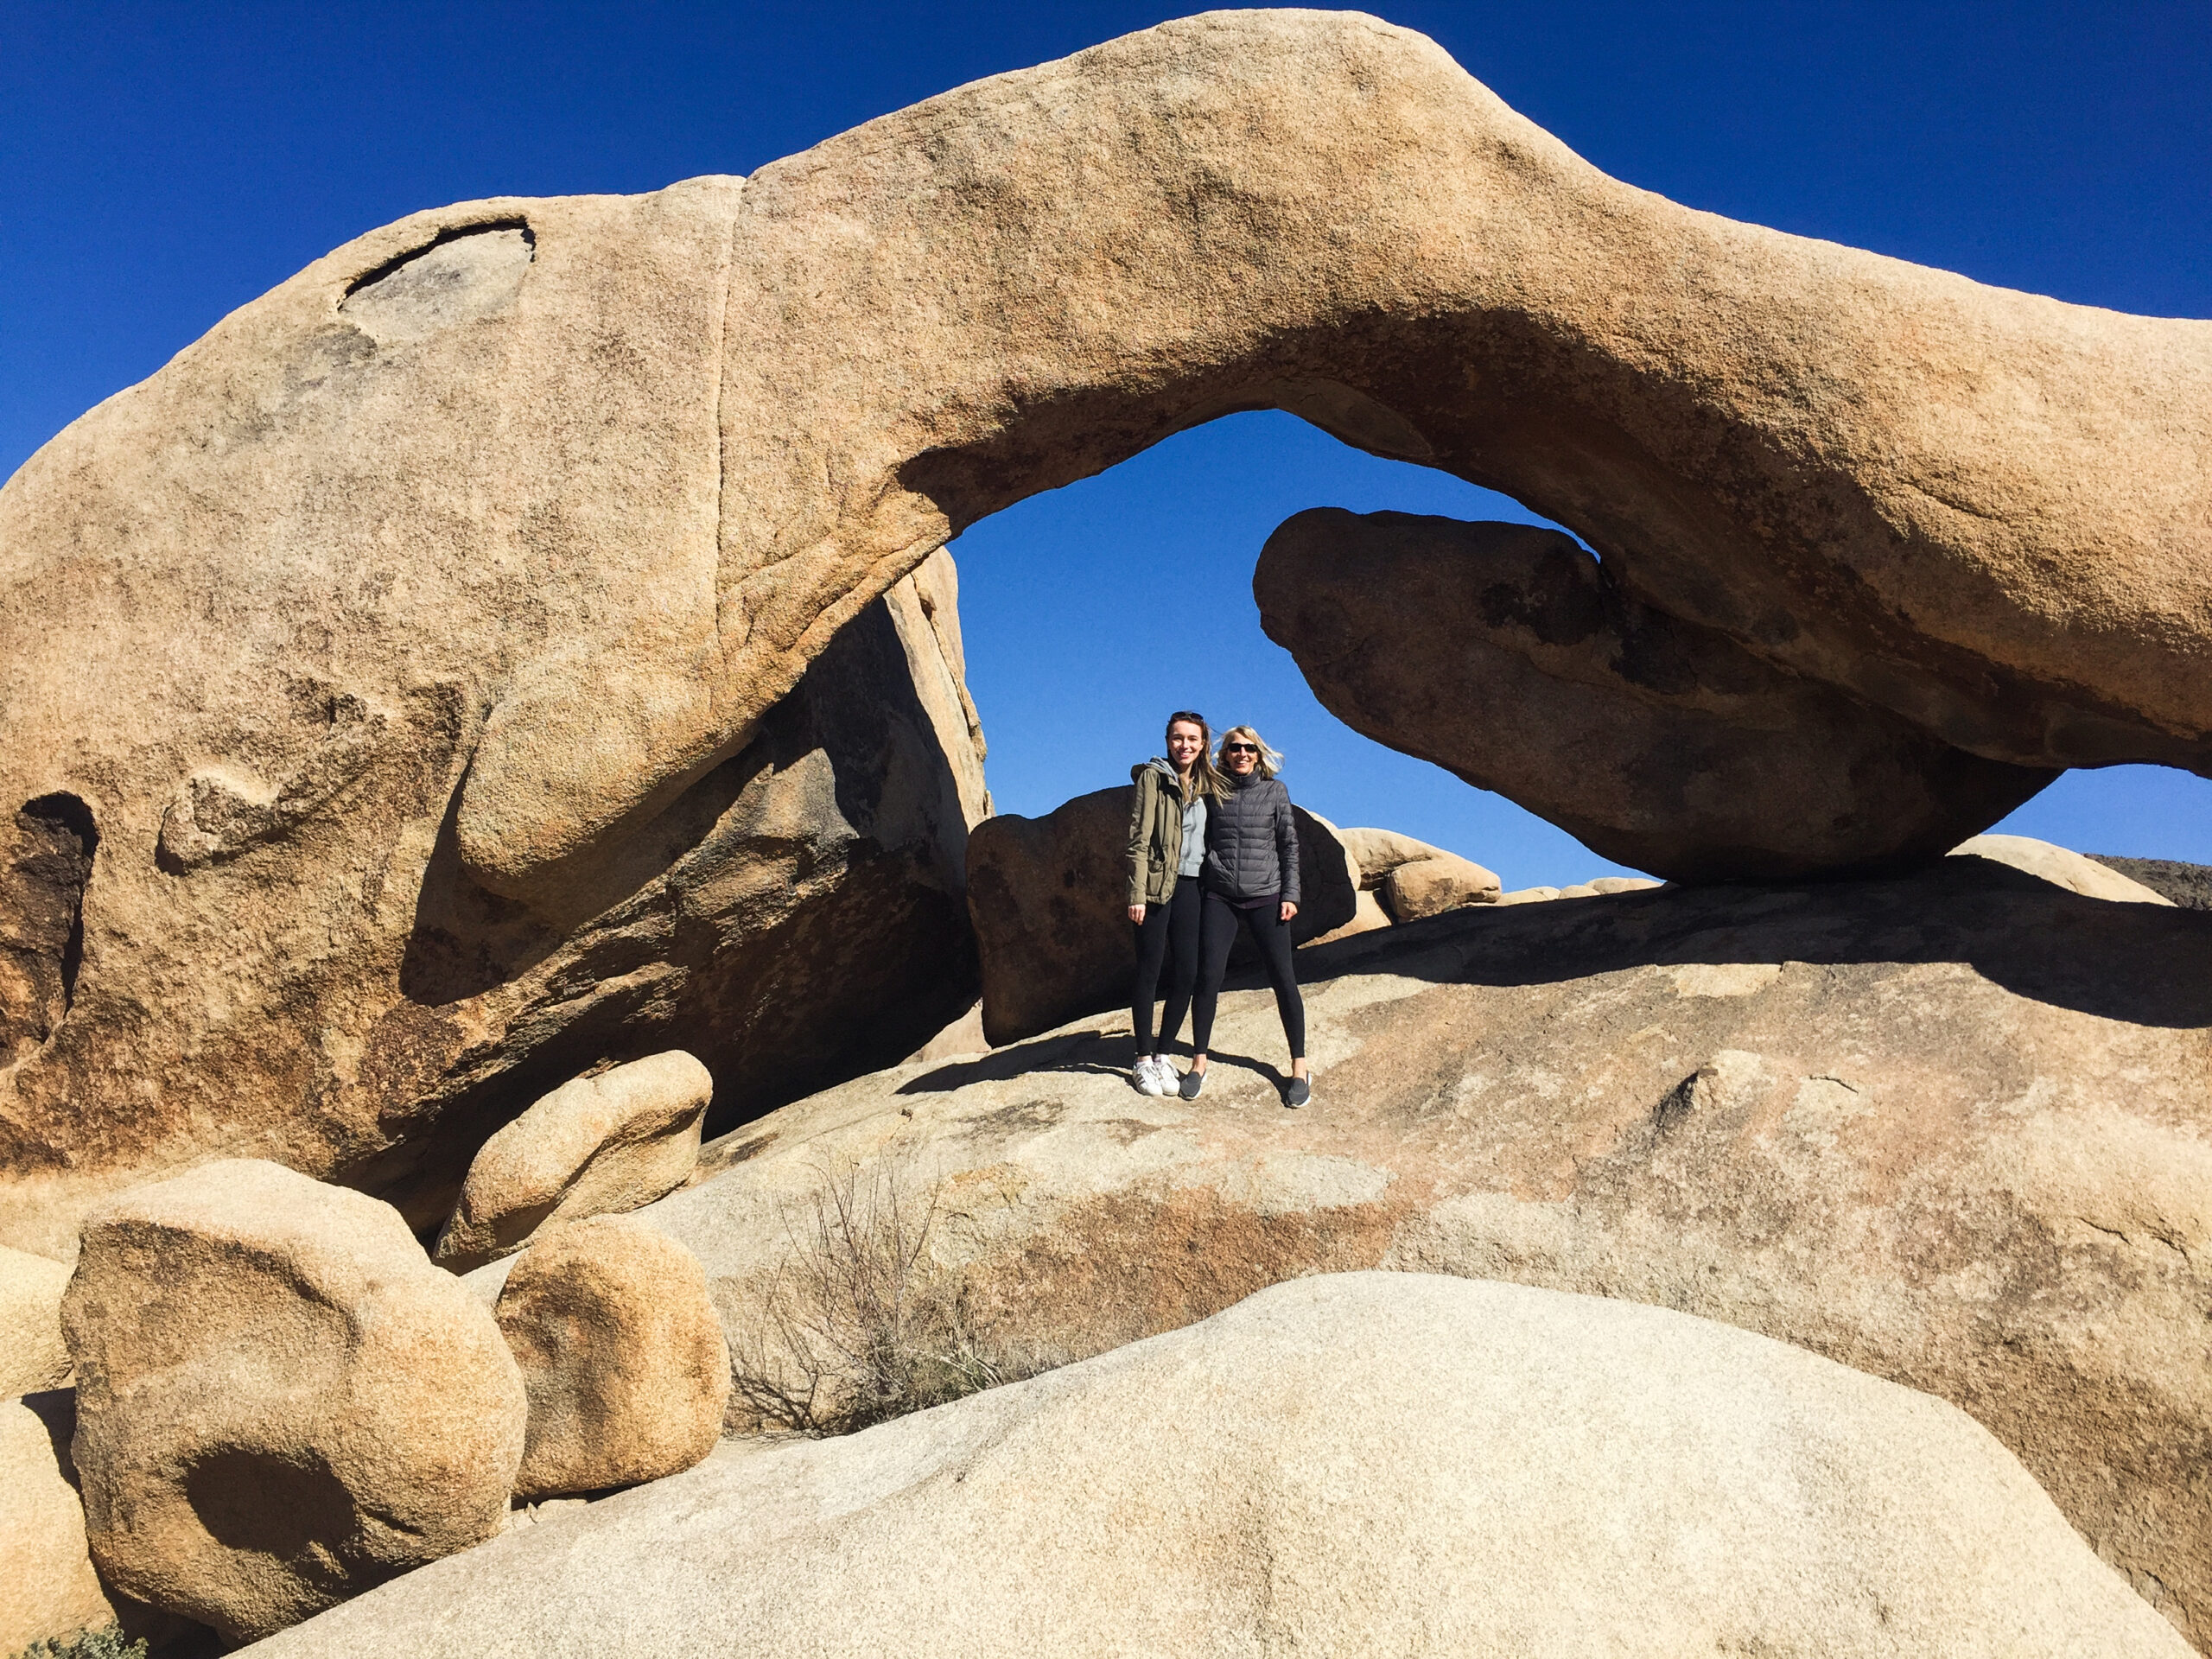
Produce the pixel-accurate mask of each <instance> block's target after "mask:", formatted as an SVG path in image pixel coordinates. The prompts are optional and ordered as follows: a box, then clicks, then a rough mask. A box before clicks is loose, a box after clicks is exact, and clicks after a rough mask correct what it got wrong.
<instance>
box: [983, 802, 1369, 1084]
mask: <svg viewBox="0 0 2212 1659" xmlns="http://www.w3.org/2000/svg"><path fill="white" fill-rule="evenodd" d="M1131 789H1132V785H1127V784H1124V785H1122V786H1121V787H1120V788H1118V789H1102V790H1097V791H1094V792H1092V793H1091V794H1089V795H1078V796H1077V797H1076V798H1075V799H1073V800H1071V801H1069V802H1067V803H1066V804H1064V805H1061V806H1058V807H1055V808H1054V809H1053V810H1052V811H1050V812H1047V813H1046V815H1045V816H1044V817H1041V818H1025V817H1018V816H1016V815H1015V814H1013V813H1005V814H1001V816H999V817H994V818H990V819H988V820H987V821H985V822H984V823H980V824H978V825H976V830H975V833H974V834H973V835H971V836H969V838H968V913H969V918H970V919H971V920H972V922H973V924H974V925H975V930H976V950H977V952H978V954H979V955H980V956H981V957H982V969H983V1033H984V1035H985V1036H986V1037H988V1039H989V1040H990V1041H992V1042H994V1043H1013V1042H1019V1041H1020V1040H1021V1039H1023V1038H1025V1037H1033V1036H1035V1035H1036V1034H1037V1033H1039V1032H1040V1031H1050V1030H1051V1029H1052V1027H1054V1026H1057V1025H1060V1024H1062V1023H1064V1022H1065V1021H1066V1020H1071V1019H1074V1018H1075V1017H1076V1016H1077V1015H1078V1014H1096V1013H1098V1012H1100V1011H1102V1010H1103V1009H1106V1008H1110V1007H1120V1006H1126V1005H1127V1004H1128V999H1129V983H1130V979H1131V976H1133V974H1134V973H1135V960H1136V959H1135V954H1134V947H1133V946H1132V945H1131V944H1130V942H1129V931H1130V930H1129V918H1128V886H1129V882H1128V831H1129V810H1130V806H1129V803H1130V794H1131ZM1291 810H1292V811H1293V812H1294V814H1295V815H1296V817H1297V820H1298V874H1299V880H1300V885H1301V887H1302V888H1303V890H1304V901H1303V903H1302V904H1301V905H1300V907H1299V912H1298V918H1297V920H1296V921H1295V922H1294V924H1293V925H1292V928H1291V938H1292V939H1293V940H1294V942H1295V943H1297V944H1306V942H1307V941H1308V940H1311V939H1318V938H1321V937H1323V936H1324V935H1325V934H1328V933H1331V932H1333V931H1335V930H1337V929H1338V928H1340V927H1342V926H1344V925H1345V924H1346V923H1347V922H1350V921H1351V919H1352V918H1353V915H1354V913H1355V912H1356V911H1357V899H1358V883H1359V877H1358V868H1357V866H1356V865H1355V864H1353V863H1352V862H1351V858H1350V856H1349V855H1347V854H1346V852H1345V850H1344V847H1343V845H1342V844H1341V843H1340V842H1338V840H1337V837H1336V832H1335V829H1334V828H1333V827H1332V825H1331V824H1330V823H1329V822H1328V821H1327V820H1326V819H1325V818H1319V817H1315V816H1314V815H1313V813H1311V812H1308V811H1307V810H1306V809H1305V808H1304V807H1302V806H1294V807H1293V808H1292V809H1291ZM1240 943H1241V941H1240ZM1248 954H1249V947H1248ZM1230 963H1231V965H1232V966H1236V965H1240V964H1239V958H1238V957H1236V956H1234V955H1232V956H1231V957H1230Z"/></svg>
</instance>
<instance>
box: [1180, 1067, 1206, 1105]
mask: <svg viewBox="0 0 2212 1659" xmlns="http://www.w3.org/2000/svg"><path fill="white" fill-rule="evenodd" d="M1205 1086H1206V1074H1205V1072H1203V1071H1185V1073H1184V1074H1183V1086H1182V1087H1181V1088H1179V1089H1178V1090H1176V1091H1175V1092H1176V1093H1177V1094H1179V1095H1180V1096H1183V1098H1184V1099H1185V1100H1196V1099H1197V1098H1198V1090H1201V1089H1203V1088H1205Z"/></svg>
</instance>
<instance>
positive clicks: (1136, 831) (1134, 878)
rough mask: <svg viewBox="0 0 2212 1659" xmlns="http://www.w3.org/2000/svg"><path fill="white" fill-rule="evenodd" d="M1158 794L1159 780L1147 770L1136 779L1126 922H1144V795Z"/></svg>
mask: <svg viewBox="0 0 2212 1659" xmlns="http://www.w3.org/2000/svg"><path fill="white" fill-rule="evenodd" d="M1147 790H1149V791H1152V793H1153V794H1154V795H1157V794H1158V793H1159V792H1160V778H1159V775H1158V774H1157V773H1156V772H1154V771H1153V770H1152V768H1151V767H1149V766H1147V767H1146V768H1145V769H1144V771H1143V772H1140V773H1139V774H1138V775H1137V787H1136V798H1135V800H1134V801H1133V802H1131V803H1130V806H1129V919H1130V920H1131V921H1133V922H1135V923H1137V924H1138V925H1140V926H1141V925H1143V922H1144V867H1145V851H1146V848H1145V840H1146V836H1145V829H1146V826H1147V825H1148V824H1149V823H1151V822H1152V801H1151V798H1150V797H1149V796H1147V794H1146V792H1145V791H1147Z"/></svg>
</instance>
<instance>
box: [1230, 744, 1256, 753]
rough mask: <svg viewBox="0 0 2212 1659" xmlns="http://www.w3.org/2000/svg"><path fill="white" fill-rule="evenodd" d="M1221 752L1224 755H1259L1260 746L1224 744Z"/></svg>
mask: <svg viewBox="0 0 2212 1659" xmlns="http://www.w3.org/2000/svg"><path fill="white" fill-rule="evenodd" d="M1221 752H1222V753H1224V754H1257V753H1259V752H1260V746H1259V745H1258V744H1256V743H1224V744H1223V745H1222V746H1221Z"/></svg>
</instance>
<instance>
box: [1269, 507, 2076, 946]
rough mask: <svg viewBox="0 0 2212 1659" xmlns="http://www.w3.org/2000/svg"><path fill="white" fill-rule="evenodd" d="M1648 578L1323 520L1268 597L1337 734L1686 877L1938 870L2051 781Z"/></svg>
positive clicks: (1465, 531) (1483, 530)
mask: <svg viewBox="0 0 2212 1659" xmlns="http://www.w3.org/2000/svg"><path fill="white" fill-rule="evenodd" d="M1627 568H1628V569H1629V570H1630V572H1631V573H1632V572H1633V569H1634V561H1633V559H1630V560H1629V561H1628V562H1627ZM1631 579H1632V575H1630V576H1627V577H1624V576H1623V575H1620V574H1618V572H1617V571H1616V569H1615V561H1614V559H1613V558H1612V557H1611V556H1610V555H1609V556H1608V557H1607V559H1606V561H1605V563H1604V564H1602V565H1601V564H1599V562H1598V561H1597V560H1596V559H1594V558H1592V556H1590V554H1589V552H1588V551H1587V550H1586V549H1584V548H1582V547H1580V546H1579V545H1577V544H1576V543H1575V541H1574V539H1573V537H1568V536H1563V535H1561V534H1560V532H1559V531H1555V530H1541V529H1537V528H1535V527H1533V526H1531V525H1528V524H1461V523H1459V522H1458V521H1456V520H1453V519H1449V518H1418V517H1415V516H1414V515H1412V514H1409V513H1398V512H1378V513H1370V514H1366V515H1364V516H1363V515H1360V514H1356V513H1350V512H1342V511H1340V510H1338V509H1336V508H1324V509H1320V510H1318V511H1315V512H1302V513H1300V514H1299V515H1298V516H1297V517H1296V518H1292V519H1290V520H1289V521H1287V523H1285V524H1283V525H1282V526H1281V528H1280V529H1279V530H1277V531H1275V533H1274V535H1273V536H1271V537H1268V544H1267V547H1266V549H1265V550H1263V551H1262V554H1261V556H1260V564H1259V569H1258V570H1257V571H1256V572H1255V575H1254V576H1253V579H1252V590H1253V593H1254V594H1255V596H1256V597H1257V598H1258V600H1259V602H1260V621H1261V626H1262V627H1264V628H1265V629H1266V630H1267V632H1268V638H1269V639H1273V640H1274V641H1275V643H1276V644H1278V645H1281V646H1283V647H1284V648H1285V649H1286V650H1287V651H1288V652H1290V653H1291V654H1292V656H1294V658H1297V660H1298V666H1299V669H1300V671H1301V672H1303V673H1304V674H1305V676H1306V683H1308V684H1310V685H1311V686H1312V687H1313V692H1314V695H1315V696H1318V697H1319V698H1320V699H1321V701H1322V702H1323V703H1324V704H1325V705H1326V706H1327V708H1328V709H1329V710H1330V711H1331V712H1332V714H1334V715H1337V716H1338V718H1339V719H1341V720H1343V721H1345V722H1346V723H1347V724H1349V725H1351V726H1352V727H1354V728H1357V730H1359V731H1362V732H1364V733H1365V734H1367V735H1368V736H1370V737H1371V738H1374V739H1375V740H1376V741H1378V742H1382V743H1387V744H1389V746H1390V747H1392V748H1395V749H1402V750H1403V751H1405V752H1406V753H1408V754H1417V755H1419V756H1421V758H1422V759H1423V760H1433V761H1434V762H1435V763H1436V764H1437V765H1439V766H1444V767H1446V768H1448V769H1449V770H1451V771H1452V772H1456V773H1458V774H1459V776H1460V777H1462V778H1464V779H1466V780H1467V781H1468V782H1469V783H1471V784H1473V785H1476V786H1477V787H1478V788H1480V789H1491V790H1496V791H1497V792H1498V793H1499V794H1501V795H1504V796H1506V797H1508V798H1510V799H1512V800H1514V801H1516V802H1518V803H1519V804H1522V806H1525V807H1527V808H1528V809H1529V810H1530V811H1532V812H1535V813H1536V814H1538V815H1539V816H1540V817H1545V818H1548V819H1549V820H1550V821H1551V822H1552V823H1556V824H1558V825H1559V826H1560V828H1561V829H1565V830H1567V832H1568V833H1569V834H1570V835H1573V836H1575V837H1577V838H1578V839H1580V841H1582V842H1584V843H1585V844H1586V845H1587V846H1589V847H1590V848H1591V849H1592V850H1593V851H1596V852H1598V853H1601V854H1603V855H1605V856H1606V857H1608V858H1611V859H1615V860H1617V861H1619V862H1621V863H1624V864H1627V865H1630V866H1632V867H1634V868H1638V869H1647V870H1656V871H1657V872H1659V873H1660V874H1662V875H1665V876H1669V877H1671V878H1673V879H1675V880H1690V881H1694V880H1758V879H1777V878H1780V879H1787V878H1789V877H1792V876H1798V875H1803V874H1810V873H1813V872H1816V871H1836V870H1845V869H1851V868H1879V867H1884V866H1892V867H1903V866H1905V865H1910V864H1911V863H1914V862H1918V861H1925V860H1927V859H1929V858H1934V857H1936V856H1938V855H1941V854H1942V853H1944V852H1946V851H1948V849H1950V848H1951V847H1953V846H1954V845H1955V844H1956V843H1957V842H1959V841H1961V839H1963V838H1964V837H1965V836H1969V835H1971V834H1973V833H1974V831H1976V830H1978V829H1986V828H1987V827H1988V826H1989V825H1991V824H1993V823H1996V822H1997V820H1998V819H1999V818H2000V817H2004V816H2005V813H2007V812H2009V811H2011V810H2012V809H2013V808H2014V807H2015V806H2018V804H2020V803H2021V802H2022V801H2024V800H2025V799H2027V798H2028V797H2030V796H2031V795H2032V794H2034V793H2035V792H2036V791H2037V790H2039V789H2041V788H2042V787H2044V785H2046V784H2048V783H2049V782H2050V779H2052V778H2053V777H2055V776H2056V773H2055V772H2050V771H2048V770H2044V769H2041V768H2029V767H2021V766H2007V765H2005V764H2003V763H2001V762H1999V761H1994V760H1981V759H1980V758H1978V757H1976V756H1974V755H1971V754H1967V753H1964V752H1963V751H1961V750H1960V749H1957V748H1955V747H1952V746H1951V745H1950V744H1948V743H1947V742H1945V741H1942V739H1941V738H1939V737H1937V736H1936V735H1935V734H1932V733H1930V732H1929V731H1927V730H1925V729H1923V728H1920V727H1918V726H1916V725H1914V724H1912V723H1911V722H1910V721H1907V720H1904V719H1903V718H1901V717H1900V716H1898V715H1894V714H1892V713H1891V712H1889V711H1888V710H1886V709H1878V708H1876V707H1874V706H1873V705H1872V704H1871V703H1869V702H1865V701H1863V700H1862V699H1861V698H1859V697H1858V696H1854V695H1853V694H1851V693H1849V692H1847V691H1844V690H1840V689H1838V688H1837V687H1835V686H1834V685H1830V684H1827V683H1822V682H1821V681H1818V680H1814V679H1808V678H1807V677H1805V676H1803V675H1802V674H1798V673H1796V672H1793V671H1790V670H1789V669H1786V668H1781V667H1777V666H1776V665H1775V664H1771V663H1770V662H1768V661H1766V660H1765V659H1764V658H1761V657H1759V656H1758V655H1755V654H1754V653H1753V652H1751V650H1749V649H1747V648H1746V647H1745V646H1744V645H1739V644H1738V643H1737V642H1736V641H1735V640H1734V639H1732V638H1730V637H1729V636H1728V635H1727V634H1726V633H1723V632H1719V631H1717V630H1715V629H1713V628H1708V627H1703V626H1698V625H1696V624H1694V623H1690V622H1685V621H1682V620H1679V619H1677V618H1675V617H1673V616H1669V615H1668V614H1666V613H1664V612H1662V611H1660V610H1657V609H1656V608H1654V607H1652V606H1650V605H1649V604H1647V603H1644V602H1643V601H1641V600H1640V599H1638V598H1637V596H1636V595H1635V594H1634V593H1633V592H1632V591H1631V590H1630V588H1628V587H1627V586H1626V583H1627V582H1628V581H1630V580H1631ZM1394 913H1395V912H1394Z"/></svg>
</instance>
